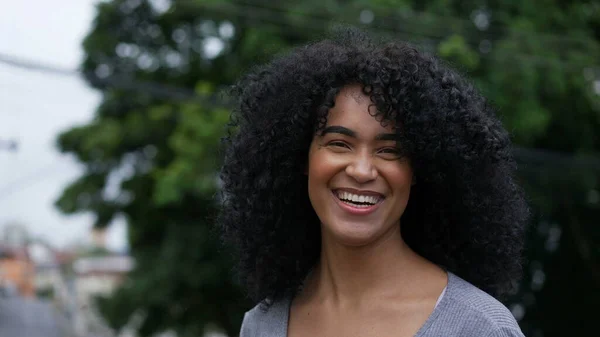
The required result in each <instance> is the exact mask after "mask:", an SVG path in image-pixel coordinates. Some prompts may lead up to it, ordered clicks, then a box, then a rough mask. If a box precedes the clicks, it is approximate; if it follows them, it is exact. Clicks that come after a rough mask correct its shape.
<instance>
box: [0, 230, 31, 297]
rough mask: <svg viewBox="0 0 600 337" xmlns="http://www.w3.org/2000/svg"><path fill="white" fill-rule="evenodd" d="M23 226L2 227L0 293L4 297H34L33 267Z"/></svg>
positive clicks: (0, 241) (0, 240)
mask: <svg viewBox="0 0 600 337" xmlns="http://www.w3.org/2000/svg"><path fill="white" fill-rule="evenodd" d="M27 244H28V233H27V230H26V229H25V226H23V225H22V224H19V223H9V224H6V225H5V226H3V229H2V238H1V239H0V291H1V292H2V294H3V295H4V296H23V297H35V287H34V277H35V267H34V264H33V261H32V260H31V258H30V255H29V252H28V250H27Z"/></svg>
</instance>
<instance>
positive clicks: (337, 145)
mask: <svg viewBox="0 0 600 337" xmlns="http://www.w3.org/2000/svg"><path fill="white" fill-rule="evenodd" d="M327 146H331V147H335V148H344V149H350V145H348V144H346V143H345V142H342V141H339V140H334V141H331V142H329V143H327Z"/></svg>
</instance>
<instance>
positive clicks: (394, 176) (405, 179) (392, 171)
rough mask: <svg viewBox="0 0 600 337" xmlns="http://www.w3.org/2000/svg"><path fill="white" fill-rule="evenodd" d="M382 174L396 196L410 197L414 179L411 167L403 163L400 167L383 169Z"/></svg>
mask: <svg viewBox="0 0 600 337" xmlns="http://www.w3.org/2000/svg"><path fill="white" fill-rule="evenodd" d="M381 173H382V175H383V176H384V177H385V180H386V181H387V182H388V184H389V186H390V188H391V189H392V190H393V191H394V192H395V193H396V194H398V193H399V194H401V195H402V194H406V195H407V197H408V194H409V193H410V187H411V185H412V177H413V172H412V169H411V167H410V165H408V164H406V163H402V164H401V165H400V166H398V165H395V166H390V167H387V168H385V169H382V170H381Z"/></svg>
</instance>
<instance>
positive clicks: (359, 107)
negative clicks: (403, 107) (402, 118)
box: [327, 85, 394, 136]
mask: <svg viewBox="0 0 600 337" xmlns="http://www.w3.org/2000/svg"><path fill="white" fill-rule="evenodd" d="M376 111H377V110H376V107H375V106H374V105H372V102H371V98H370V97H369V96H368V95H365V94H364V93H363V91H362V86H360V85H351V86H346V87H344V88H342V89H341V90H340V92H339V93H338V95H337V96H336V98H335V105H334V106H333V108H331V109H329V115H328V116H327V126H332V125H339V126H344V127H347V128H350V129H352V130H354V131H356V132H357V133H359V134H363V135H365V136H367V135H373V134H379V133H384V132H385V133H393V132H394V126H393V123H385V125H386V126H383V125H382V123H381V120H380V119H379V118H375V117H374V115H375V112H376Z"/></svg>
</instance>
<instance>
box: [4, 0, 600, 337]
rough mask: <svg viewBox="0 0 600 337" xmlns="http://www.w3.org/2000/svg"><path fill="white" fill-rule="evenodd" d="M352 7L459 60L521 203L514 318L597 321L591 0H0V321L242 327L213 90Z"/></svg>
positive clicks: (62, 332) (222, 103)
mask: <svg viewBox="0 0 600 337" xmlns="http://www.w3.org/2000/svg"><path fill="white" fill-rule="evenodd" d="M339 24H350V25H354V26H357V27H361V28H363V29H365V30H368V31H371V32H372V33H374V34H381V35H385V36H393V37H397V38H398V39H402V40H406V41H410V42H412V43H413V44H415V45H417V46H418V47H419V48H421V49H422V50H425V51H428V52H432V53H435V54H437V55H439V56H440V57H442V58H443V59H445V60H447V61H448V62H449V63H451V64H452V65H453V66H455V67H456V68H458V69H460V71H461V72H463V73H465V74H466V75H467V76H468V77H470V78H471V79H472V80H473V81H474V82H475V84H476V86H477V87H478V88H479V89H480V90H481V91H483V92H484V94H485V95H486V96H487V97H488V98H489V99H490V100H491V101H492V102H493V104H494V105H495V106H496V107H497V108H498V110H499V114H500V116H501V118H502V120H503V121H504V123H505V126H506V127H507V129H508V130H509V131H510V133H511V135H512V137H513V140H514V142H515V144H516V146H515V156H516V158H517V160H518V163H519V179H520V181H521V183H522V184H523V185H524V186H525V188H526V191H527V194H528V198H529V201H530V203H531V205H532V207H533V209H534V213H535V216H534V219H533V221H532V223H531V225H530V227H529V228H528V231H527V249H526V252H525V254H526V261H527V262H526V264H525V268H524V277H523V279H522V281H521V282H520V284H519V287H518V289H519V291H518V293H517V294H515V295H514V296H513V297H512V298H510V299H508V300H507V301H506V302H505V304H506V305H507V306H508V308H509V309H510V310H511V312H512V313H513V315H514V316H515V318H516V319H517V320H518V322H519V324H520V326H521V328H522V330H523V332H524V333H525V335H526V336H532V337H542V336H547V337H550V336H567V335H571V336H597V332H596V333H594V331H596V330H597V328H595V325H594V324H593V323H594V322H595V320H596V319H597V317H598V313H599V311H598V309H597V308H598V303H600V228H599V225H598V223H599V219H600V181H599V179H600V156H599V155H598V152H599V150H600V1H577V2H571V1H558V0H546V1H516V0H497V1H491V0H489V1H485V0H465V1H452V0H431V1H411V0H370V1H367V0H346V1H339V0H338V1H334V0H304V1H291V0H283V1H277V2H275V1H259V0H243V1H238V0H181V1H172V0H171V1H169V0H148V1H145V0H112V1H98V0H63V1H59V2H56V1H52V2H51V1H43V0H22V1H12V2H5V3H4V4H3V5H2V7H1V9H0V336H2V337H5V336H6V337H13V336H14V337H22V336H26V337H37V336H57V337H58V336H60V337H63V336H65V337H67V336H69V337H71V336H72V337H92V336H94V337H95V336H106V337H125V336H131V337H134V336H161V337H200V336H231V337H232V336H237V334H238V332H239V328H240V324H241V320H242V316H243V313H244V311H246V310H248V309H249V308H250V306H251V303H250V302H249V301H248V300H246V299H245V297H244V296H243V294H242V292H241V291H240V289H239V287H238V286H237V285H236V284H235V283H234V282H233V281H232V280H233V276H232V274H231V272H230V269H231V265H232V264H231V261H230V260H229V257H228V255H227V253H226V252H224V251H223V250H222V248H221V247H220V246H219V244H218V239H217V238H216V237H215V236H214V235H213V233H212V230H213V226H212V225H213V222H212V219H213V218H214V215H215V203H214V199H213V196H214V194H215V192H216V191H217V189H218V185H217V179H216V174H217V173H216V172H217V169H218V166H219V161H220V159H219V139H220V137H221V136H222V135H223V127H224V125H225V123H226V122H227V120H228V111H229V109H230V106H231V104H230V103H229V102H228V100H227V96H226V95H224V94H223V90H224V89H226V88H227V87H228V86H229V85H230V84H232V83H233V82H234V81H235V79H236V78H237V77H238V76H239V75H240V74H242V73H243V72H245V71H246V70H248V69H249V68H250V67H252V66H253V65H256V64H258V63H263V62H266V61H268V60H269V59H270V58H271V57H272V56H273V55H274V54H275V53H278V52H281V51H285V50H286V49H288V48H290V47H292V46H296V45H298V44H301V43H304V42H307V41H310V40H313V39H316V38H319V37H321V36H323V34H324V33H326V32H328V31H329V30H330V29H331V28H332V27H335V26H336V25H339Z"/></svg>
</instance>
